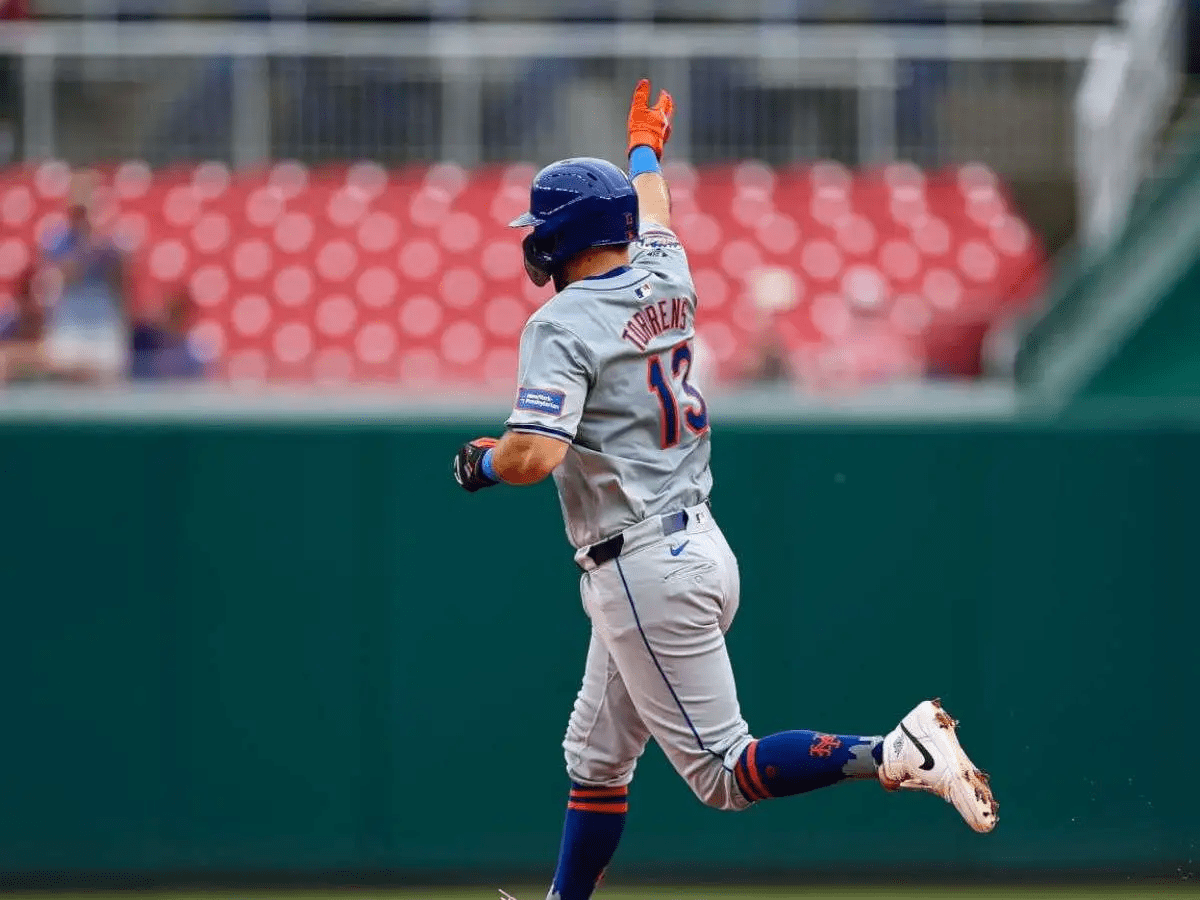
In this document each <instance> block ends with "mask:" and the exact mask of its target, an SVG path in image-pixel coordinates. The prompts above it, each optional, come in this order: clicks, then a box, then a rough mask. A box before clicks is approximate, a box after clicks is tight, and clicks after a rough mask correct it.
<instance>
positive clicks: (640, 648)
mask: <svg viewBox="0 0 1200 900" xmlns="http://www.w3.org/2000/svg"><path fill="white" fill-rule="evenodd" d="M710 521H711V520H710ZM687 540H688V541H689V543H690V544H691V545H692V546H690V547H689V548H688V556H687V559H686V560H681V559H679V558H678V557H676V556H675V554H673V553H671V552H670V547H671V546H672V542H670V541H662V542H659V543H657V544H654V545H652V546H650V547H647V548H645V549H643V550H641V551H640V552H638V553H633V554H630V555H628V556H622V557H619V558H618V559H616V560H614V561H613V562H612V563H611V564H610V565H607V566H604V567H602V568H600V569H597V570H595V571H593V572H591V573H589V577H587V578H585V580H584V584H585V602H586V603H587V604H588V608H589V613H590V614H591V616H592V621H593V625H594V627H595V628H596V629H597V630H598V631H599V632H600V634H601V636H602V637H603V639H604V640H605V642H606V644H607V645H608V648H609V652H610V653H611V654H612V656H613V659H614V661H615V662H616V664H617V667H618V669H619V670H620V672H621V674H622V677H623V679H624V681H625V683H626V684H627V685H628V686H629V689H630V693H631V697H632V700H633V703H634V705H635V706H636V707H637V710H638V712H639V714H640V715H641V717H642V720H643V721H644V722H645V723H646V724H647V726H648V727H649V728H650V731H651V733H652V734H653V736H654V738H655V740H657V741H658V742H659V744H660V745H661V746H662V748H663V751H664V752H665V753H666V755H667V757H668V758H669V759H670V760H671V762H672V764H673V765H674V766H675V768H676V770H677V771H678V772H679V773H680V774H681V775H682V776H683V777H684V778H685V779H686V780H687V781H688V783H689V785H690V786H691V787H692V790H693V791H694V792H695V793H696V795H697V796H698V797H699V798H700V799H701V800H702V801H703V802H705V803H706V804H708V805H710V806H714V807H717V808H721V809H742V808H744V807H746V806H748V805H749V804H750V803H752V802H755V801H758V800H764V799H767V798H771V797H785V796H791V795H794V794H800V793H804V792H806V791H810V790H814V789H816V788H821V787H827V786H829V785H833V784H837V783H839V782H841V781H846V780H850V779H860V778H876V779H878V778H880V774H881V773H880V763H881V760H883V759H884V756H885V748H884V739H883V738H881V737H879V736H875V735H846V734H842V735H836V734H826V733H824V732H815V731H806V730H803V731H786V732H781V733H779V734H774V735H770V736H768V737H765V738H761V739H759V740H754V739H753V738H752V737H751V736H750V733H749V729H748V728H747V726H746V723H745V721H744V720H743V719H742V717H741V713H740V711H739V708H738V702H737V689H736V686H735V682H734V677H733V669H732V666H731V665H730V661H729V655H728V652H727V650H726V647H725V640H724V633H725V631H726V630H727V629H728V628H729V625H730V624H731V622H732V619H733V616H734V615H735V613H736V611H737V603H738V598H739V583H738V574H737V561H736V559H735V558H734V556H733V553H732V551H731V550H730V549H729V545H728V544H727V543H726V541H725V538H724V537H723V536H722V535H721V532H720V530H719V529H717V528H716V527H715V525H712V526H705V525H704V524H703V523H701V525H700V527H696V528H693V527H692V526H690V525H689V527H688V534H687ZM674 546H678V544H677V543H676V544H675V545H674ZM925 707H931V704H928V703H926V704H923V705H922V706H919V707H918V708H917V709H916V710H914V711H913V712H912V713H910V714H909V716H908V717H906V718H905V723H902V724H909V722H910V719H912V720H913V722H912V723H911V724H909V727H910V729H911V728H917V729H919V730H920V731H921V733H923V734H930V731H929V728H928V727H927V725H928V723H927V722H926V721H925V720H926V719H927V718H929V717H928V716H927V715H925ZM943 730H944V729H943ZM895 735H900V736H901V737H903V738H904V740H903V741H902V742H900V743H894V742H893V737H894V736H895ZM916 736H917V737H918V738H919V737H920V735H919V734H918V735H916ZM888 741H889V743H894V748H893V750H892V755H893V756H894V757H896V760H897V761H896V762H895V763H894V764H892V770H893V776H892V777H891V778H889V779H887V780H886V781H885V786H888V787H896V786H899V787H910V788H917V789H921V790H929V791H932V792H934V793H938V794H939V795H940V796H942V797H943V798H945V799H947V800H949V801H951V802H953V803H954V804H955V806H956V808H957V809H958V810H959V812H960V813H961V814H962V815H963V817H964V818H965V819H966V820H967V822H968V823H969V824H970V825H971V827H973V828H976V830H990V828H991V825H989V824H987V816H986V815H985V810H987V809H990V810H991V820H990V821H991V822H992V823H994V815H995V811H994V803H993V801H992V800H991V794H990V791H987V790H986V784H983V791H979V790H977V788H978V787H979V784H978V782H979V779H978V778H976V779H974V783H971V784H970V785H965V783H966V782H970V781H971V779H969V778H968V777H967V774H966V772H965V771H963V770H962V765H963V764H964V762H963V761H965V764H966V765H968V766H969V760H966V757H965V755H964V754H962V752H961V747H958V744H957V740H955V739H954V737H953V731H952V729H951V730H950V733H949V735H948V737H947V736H946V735H944V734H941V735H939V736H938V737H937V739H936V740H935V739H934V738H933V737H932V736H930V737H928V738H927V741H926V743H925V744H924V745H923V746H925V747H926V748H928V750H929V751H930V752H931V753H933V754H934V755H935V757H936V760H935V762H936V765H935V768H934V770H933V771H932V773H929V774H933V775H936V774H938V773H947V774H945V777H944V778H942V777H941V776H939V779H940V780H939V781H936V782H935V781H934V780H932V779H931V778H930V777H929V774H927V773H925V772H922V771H921V770H920V766H910V765H908V762H909V760H910V757H913V756H914V755H915V754H916V753H917V750H915V749H913V745H912V742H910V741H909V739H908V737H907V736H906V735H905V734H904V732H903V731H902V730H901V729H900V728H897V730H896V731H895V732H893V733H892V734H890V735H889V736H888ZM895 748H899V749H895ZM921 761H922V762H923V759H922V760H921ZM970 769H971V771H974V768H973V766H972V767H970ZM951 788H953V790H952V789H951ZM958 788H962V790H958ZM968 794H969V795H970V798H969V800H968ZM959 795H961V797H960V796H959ZM981 826H984V827H981Z"/></svg>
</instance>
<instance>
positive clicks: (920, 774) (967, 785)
mask: <svg viewBox="0 0 1200 900" xmlns="http://www.w3.org/2000/svg"><path fill="white" fill-rule="evenodd" d="M956 725H958V722H956V721H955V720H954V719H952V718H950V714H949V713H947V712H946V711H945V710H944V709H942V703H941V701H940V700H925V701H924V702H922V703H919V704H917V707H916V708H915V709H914V710H913V711H912V712H910V713H909V714H908V715H907V716H905V717H904V718H903V719H901V720H900V724H899V725H898V726H896V729H895V730H894V731H892V732H891V733H890V734H889V735H888V736H887V737H886V738H884V739H883V764H882V765H881V766H880V767H879V781H880V782H881V783H882V784H883V786H884V787H885V788H887V789H888V790H889V791H895V790H900V789H901V788H904V789H907V790H914V791H928V792H929V793H931V794H937V795H938V796H939V797H941V798H942V799H943V800H945V801H946V802H947V803H953V804H954V808H955V809H957V810H958V812H959V815H961V816H962V817H963V819H964V820H965V821H966V823H967V824H968V825H970V826H971V827H972V828H974V829H975V830H976V831H980V832H988V831H991V830H992V829H993V828H995V827H996V822H997V821H998V818H999V817H998V812H999V809H1000V804H998V803H997V802H996V798H995V797H993V796H992V789H991V788H990V787H988V774H987V772H984V771H983V770H982V769H980V768H977V767H976V765H975V764H974V763H973V762H971V760H970V759H969V758H968V757H967V754H966V753H964V752H963V748H962V745H961V744H959V742H958V736H957V735H956V734H955V733H954V729H955V726H956Z"/></svg>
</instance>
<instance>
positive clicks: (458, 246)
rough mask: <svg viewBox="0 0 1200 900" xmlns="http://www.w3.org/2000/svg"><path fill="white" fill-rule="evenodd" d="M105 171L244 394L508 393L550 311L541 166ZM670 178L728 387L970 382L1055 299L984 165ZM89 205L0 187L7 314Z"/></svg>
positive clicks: (209, 347)
mask: <svg viewBox="0 0 1200 900" xmlns="http://www.w3.org/2000/svg"><path fill="white" fill-rule="evenodd" d="M98 171H100V173H101V176H102V189H101V192H100V193H99V194H98V195H97V207H98V209H97V214H96V218H97V221H98V223H99V225H100V226H101V227H102V228H103V229H105V230H107V231H109V232H110V233H112V234H114V235H115V236H116V237H117V239H118V240H119V242H120V243H121V245H122V246H123V247H125V248H126V249H127V250H128V251H129V252H130V254H131V255H132V258H133V260H134V265H133V284H134V291H135V298H134V299H135V304H136V305H138V306H140V307H154V306H156V305H157V304H158V303H160V302H161V300H162V298H163V296H164V295H165V294H166V293H168V292H170V291H173V290H178V289H179V288H181V287H186V288H187V289H188V291H189V292H190V294H191V296H192V297H193V299H194V300H195V303H196V307H197V310H198V313H197V321H196V324H195V326H194V328H193V330H192V337H193V341H194V344H195V346H196V347H197V349H198V351H199V352H201V353H202V354H204V355H205V356H206V358H209V359H211V360H212V361H213V363H214V365H215V367H216V369H217V371H219V372H220V373H221V374H222V375H223V376H224V377H227V378H229V379H230V380H232V381H234V382H252V383H253V382H259V381H263V380H268V379H287V380H306V381H307V380H315V381H317V382H319V383H330V384H337V383H343V382H346V381H352V380H366V381H386V382H394V383H400V384H403V385H405V386H408V387H413V388H415V389H424V388H427V387H429V386H432V385H438V384H442V385H445V384H460V383H461V384H464V385H471V384H473V385H489V384H490V385H495V386H508V385H510V384H511V381H512V379H513V377H515V370H516V353H517V345H518V341H519V337H520V332H521V329H522V327H523V325H524V323H525V321H526V319H527V318H528V316H529V314H530V313H531V312H532V311H533V310H534V309H536V308H537V306H538V305H540V304H541V303H542V302H544V301H545V299H546V298H547V297H548V296H549V295H550V289H549V288H540V289H539V288H535V287H534V286H533V285H531V284H530V283H529V282H528V280H527V279H526V278H525V275H524V267H523V265H522V261H521V252H520V244H519V237H520V234H519V233H517V232H512V231H510V230H509V229H508V228H507V223H508V222H509V221H510V220H511V219H512V218H514V217H515V216H517V215H519V214H520V213H521V212H523V211H524V209H525V207H526V203H527V200H528V186H529V181H530V179H531V178H532V177H533V174H534V172H535V169H534V167H533V166H530V165H525V164H519V165H503V166H502V165H492V166H486V167H483V168H481V169H479V170H476V171H475V172H467V171H465V170H463V169H462V168H461V167H458V166H456V165H453V164H442V165H435V166H409V167H404V168H400V169H392V170H389V169H386V168H384V167H382V166H380V165H379V164H378V163H374V162H355V163H343V164H326V165H321V166H318V167H315V168H313V169H311V170H310V169H309V168H307V167H306V166H304V165H302V164H300V163H297V162H294V161H280V162H277V163H274V164H272V165H269V166H265V167H261V168H257V169H249V170H243V171H238V172H232V173H231V172H230V171H229V170H228V168H226V167H225V166H224V165H223V164H221V163H214V162H206V163H200V164H193V165H182V166H173V167H171V168H168V169H159V170H152V169H150V168H149V167H148V166H147V165H146V164H145V163H143V162H141V161H138V160H131V161H127V162H124V163H120V164H118V165H112V166H104V167H99V169H98ZM668 175H669V177H670V179H671V181H672V186H673V192H674V211H675V227H676V231H677V232H678V234H679V236H680V239H681V240H682V241H683V243H684V245H685V247H686V248H687V251H688V254H689V257H690V260H691V264H692V271H693V276H694V278H695V283H696V292H697V296H698V298H699V307H700V314H699V319H698V336H699V340H700V342H701V344H702V345H703V347H704V352H705V353H706V354H707V357H708V361H709V366H710V368H711V370H712V373H713V375H714V377H716V378H718V379H723V380H729V379H734V378H737V377H740V376H741V375H742V373H744V372H745V371H746V370H747V367H748V366H749V365H750V364H751V362H752V360H753V358H754V356H755V353H756V352H757V350H756V348H757V347H758V346H759V344H760V343H761V342H762V341H763V340H764V335H767V334H771V333H773V334H774V339H775V340H777V341H778V342H779V343H781V345H782V346H784V347H785V348H786V350H787V352H788V353H789V354H790V356H791V359H792V363H793V368H794V369H795V370H796V371H797V374H798V377H800V378H801V380H803V381H805V382H809V383H812V384H814V385H824V386H831V385H832V386H834V387H836V386H838V385H840V384H844V383H850V382H861V381H864V380H881V379H887V378H893V377H908V376H911V375H912V374H915V373H916V372H917V371H918V370H920V369H921V368H922V367H923V366H926V365H928V366H930V367H931V368H933V369H934V370H936V371H937V372H939V373H954V372H961V373H964V374H970V373H972V372H974V371H977V369H978V357H979V348H978V344H979V343H980V342H981V341H982V335H983V333H984V332H985V331H986V329H987V327H988V325H989V323H990V322H991V321H993V320H994V319H997V318H1007V317H1010V316H1011V315H1013V314H1014V313H1016V312H1019V311H1020V310H1021V309H1022V308H1023V306H1024V304H1026V303H1028V301H1029V300H1030V298H1031V297H1032V295H1033V293H1034V292H1035V291H1036V290H1037V289H1038V287H1039V286H1040V283H1041V279H1042V277H1043V271H1044V264H1045V259H1044V254H1043V251H1042V249H1041V247H1040V245H1039V243H1038V241H1037V239H1036V237H1035V236H1034V234H1033V232H1032V231H1031V229H1030V228H1029V226H1028V224H1027V223H1026V222H1024V221H1023V220H1022V219H1021V217H1020V216H1019V215H1018V214H1016V212H1015V211H1014V208H1013V205H1012V202H1011V199H1010V198H1009V196H1008V194H1007V191H1006V189H1005V187H1004V184H1003V183H1002V181H1001V180H1000V179H999V178H998V177H997V176H996V175H995V173H994V172H992V171H991V170H990V169H988V168H987V167H985V166H981V165H967V166H960V167H954V168H949V169H945V170H937V171H923V170H921V169H920V168H918V167H916V166H913V165H911V164H907V163H894V164H891V165H887V166H882V167H879V168H877V169H866V170H862V171H858V172H855V171H852V170H850V169H847V168H846V167H845V166H842V165H840V164H838V163H834V162H828V161H825V162H818V163H815V164H813V165H809V166H797V167H788V168H782V169H772V168H770V167H768V166H765V165H763V164H761V163H758V162H743V163H738V164H729V165H717V166H707V167H704V168H703V169H701V170H699V171H697V170H696V169H694V168H693V167H691V166H689V165H687V164H686V163H680V162H672V163H670V164H669V166H668ZM69 186H70V170H69V169H68V168H67V166H66V165H65V164H63V163H59V162H48V163H44V164H42V165H39V166H33V167H10V168H8V169H5V170H0V226H2V227H3V232H4V238H3V240H0V304H4V303H6V302H7V301H8V300H9V299H10V298H11V290H12V285H13V283H14V281H15V280H16V279H17V278H18V277H19V276H20V275H21V274H22V272H24V271H25V270H26V268H27V267H28V266H29V265H30V264H31V263H32V262H34V260H35V259H36V256H37V254H38V252H39V251H38V243H39V241H40V239H41V235H43V234H44V232H45V230H46V229H47V228H51V227H54V226H55V225H56V224H57V223H59V222H61V221H62V219H63V214H64V206H65V201H66V197H67V192H68V189H69ZM698 356H699V354H698Z"/></svg>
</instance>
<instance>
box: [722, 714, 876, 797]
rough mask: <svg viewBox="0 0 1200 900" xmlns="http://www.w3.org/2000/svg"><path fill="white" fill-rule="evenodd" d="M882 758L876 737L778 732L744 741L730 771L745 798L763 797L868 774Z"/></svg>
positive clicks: (869, 774) (870, 776)
mask: <svg viewBox="0 0 1200 900" xmlns="http://www.w3.org/2000/svg"><path fill="white" fill-rule="evenodd" d="M882 759H883V738H881V737H866V736H862V735H857V734H823V733H821V732H819V731H782V732H780V733H779V734H773V735H771V736H770V737H765V738H762V739H761V740H757V741H754V742H753V743H752V744H750V746H749V747H747V748H746V749H745V750H744V751H743V752H742V755H741V758H740V759H738V761H737V765H736V766H734V769H733V772H734V775H735V776H736V777H737V782H738V787H739V788H741V791H742V793H743V794H745V795H746V797H747V798H749V799H750V800H765V799H766V798H767V797H790V796H791V795H792V794H803V793H804V792H805V791H813V790H816V789H817V788H822V787H828V786H829V785H831V784H837V783H838V782H839V781H845V780H846V779H847V778H874V777H875V776H876V770H877V769H878V767H879V763H880V761H881V760H882Z"/></svg>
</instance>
